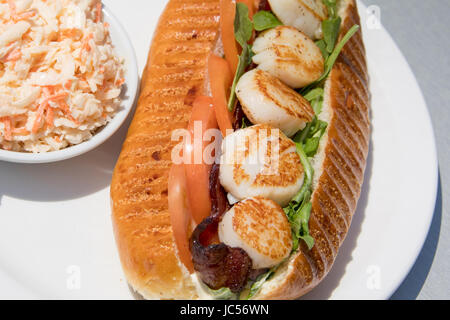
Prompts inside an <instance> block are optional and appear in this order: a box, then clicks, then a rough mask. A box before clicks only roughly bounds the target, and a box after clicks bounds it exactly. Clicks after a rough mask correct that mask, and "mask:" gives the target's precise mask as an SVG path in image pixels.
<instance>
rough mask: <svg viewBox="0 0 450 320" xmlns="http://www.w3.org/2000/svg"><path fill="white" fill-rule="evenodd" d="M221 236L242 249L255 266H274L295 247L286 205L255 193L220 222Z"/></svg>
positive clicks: (226, 242) (220, 237)
mask: <svg viewBox="0 0 450 320" xmlns="http://www.w3.org/2000/svg"><path fill="white" fill-rule="evenodd" d="M219 239H220V241H221V242H223V243H225V244H226V245H228V246H230V247H232V248H241V249H243V250H244V251H245V252H246V253H247V254H248V255H249V256H250V258H251V259H252V261H253V269H263V268H271V267H274V266H276V265H277V264H279V263H281V262H282V261H283V260H284V259H286V258H287V257H288V256H289V254H290V253H291V251H292V234H291V227H290V224H289V221H288V219H287V217H286V214H285V213H284V211H283V209H281V207H280V206H279V205H277V204H276V203H275V202H273V201H271V200H268V199H264V198H260V197H256V198H250V199H246V200H244V201H242V202H239V203H238V204H236V205H235V206H234V207H233V208H231V209H230V210H229V211H228V212H227V213H225V215H224V217H223V218H222V221H221V222H220V224H219Z"/></svg>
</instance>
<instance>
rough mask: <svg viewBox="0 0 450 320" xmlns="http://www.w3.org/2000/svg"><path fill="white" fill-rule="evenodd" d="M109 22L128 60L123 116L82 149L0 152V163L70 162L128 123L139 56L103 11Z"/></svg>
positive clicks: (117, 46) (119, 50)
mask: <svg viewBox="0 0 450 320" xmlns="http://www.w3.org/2000/svg"><path fill="white" fill-rule="evenodd" d="M103 14H104V17H105V21H106V22H108V23H109V24H110V35H111V40H112V43H113V45H114V49H115V50H116V53H117V55H118V56H120V57H123V58H124V59H125V69H126V73H125V88H126V91H125V92H124V94H123V95H122V100H121V105H120V110H119V112H118V113H117V114H116V115H115V116H114V118H113V119H112V120H111V121H110V122H109V123H108V124H107V125H106V126H105V127H103V128H102V129H101V130H100V131H99V132H98V133H96V134H95V135H94V136H93V137H92V138H91V139H89V140H87V141H85V142H82V143H80V144H78V145H74V146H70V147H67V148H65V149H62V150H58V151H52V152H47V153H26V152H14V151H7V150H2V149H0V160H3V161H8V162H16V163H48V162H56V161H61V160H66V159H70V158H73V157H76V156H79V155H81V154H84V153H86V152H88V151H91V150H93V149H95V148H97V147H98V146H99V145H101V144H102V143H103V142H105V141H106V140H108V139H109V138H110V137H111V136H112V135H113V134H114V133H115V132H116V131H117V130H118V129H119V128H120V126H121V125H122V124H123V123H124V121H125V119H126V118H127V116H128V114H129V113H130V112H131V110H132V109H133V105H134V102H135V99H136V96H137V92H138V83H139V73H138V68H137V60H136V54H135V52H134V48H133V45H132V44H131V41H130V38H129V37H128V35H127V33H126V31H125V29H124V28H123V27H122V25H121V24H120V22H119V20H117V18H116V17H115V16H114V15H113V14H112V13H111V11H109V10H108V8H106V7H103Z"/></svg>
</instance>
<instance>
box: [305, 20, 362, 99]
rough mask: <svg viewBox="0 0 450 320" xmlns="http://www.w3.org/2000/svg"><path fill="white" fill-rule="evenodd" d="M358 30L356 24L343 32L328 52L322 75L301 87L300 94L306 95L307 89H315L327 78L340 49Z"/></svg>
mask: <svg viewBox="0 0 450 320" xmlns="http://www.w3.org/2000/svg"><path fill="white" fill-rule="evenodd" d="M358 30H359V26H358V25H356V24H355V25H354V26H353V27H351V28H350V29H349V30H348V32H347V33H346V34H345V36H343V37H342V39H341V41H339V43H338V44H337V45H336V47H335V48H334V50H333V52H332V53H331V54H330V56H329V57H328V59H327V60H326V61H325V71H324V73H323V74H322V76H321V77H320V78H319V79H318V80H317V81H315V82H313V83H311V84H310V85H308V86H307V87H305V88H303V89H301V90H300V94H302V95H306V94H307V93H308V92H309V91H311V90H312V89H315V88H316V87H317V86H318V85H320V84H321V82H322V81H323V80H325V79H326V78H328V75H329V74H330V72H331V70H332V69H333V66H334V64H335V62H336V60H337V58H338V57H339V54H340V53H341V51H342V49H343V48H344V46H345V45H346V44H347V42H348V41H349V40H350V39H351V37H353V35H354V34H355V33H356V32H358Z"/></svg>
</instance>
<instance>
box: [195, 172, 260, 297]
mask: <svg viewBox="0 0 450 320" xmlns="http://www.w3.org/2000/svg"><path fill="white" fill-rule="evenodd" d="M219 169H220V166H219V165H217V164H215V165H214V166H213V167H212V169H211V177H210V192H211V202H212V214H211V216H209V217H208V218H206V219H205V220H203V221H202V223H200V224H199V225H198V226H197V228H196V229H195V230H194V232H193V234H192V236H191V239H190V249H191V253H192V261H193V263H194V269H195V271H197V272H198V273H199V275H200V278H201V279H202V280H203V282H204V283H205V284H207V285H208V286H209V287H210V288H212V289H220V288H223V287H226V288H230V290H231V291H232V292H234V293H237V292H240V291H241V290H242V289H243V287H244V286H245V284H246V283H247V280H248V278H249V276H250V273H251V269H252V260H251V259H250V257H249V256H248V254H247V253H246V252H245V251H244V250H242V249H240V248H230V247H228V246H227V245H225V244H224V243H214V242H218V241H215V240H217V239H215V238H216V235H217V228H218V224H219V222H220V220H221V219H222V217H223V215H224V214H225V212H226V211H227V210H228V209H229V204H228V201H227V198H226V196H225V191H224V190H223V188H222V186H221V185H220V182H219Z"/></svg>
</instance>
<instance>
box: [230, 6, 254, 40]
mask: <svg viewBox="0 0 450 320" xmlns="http://www.w3.org/2000/svg"><path fill="white" fill-rule="evenodd" d="M248 12H249V10H248V7H247V5H245V4H244V3H242V2H238V3H236V16H235V18H234V36H235V37H236V41H237V42H238V43H239V44H240V45H241V47H242V48H243V47H245V46H246V45H247V42H248V41H249V40H250V39H251V37H252V34H253V23H252V21H251V20H250V18H249V16H248Z"/></svg>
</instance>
